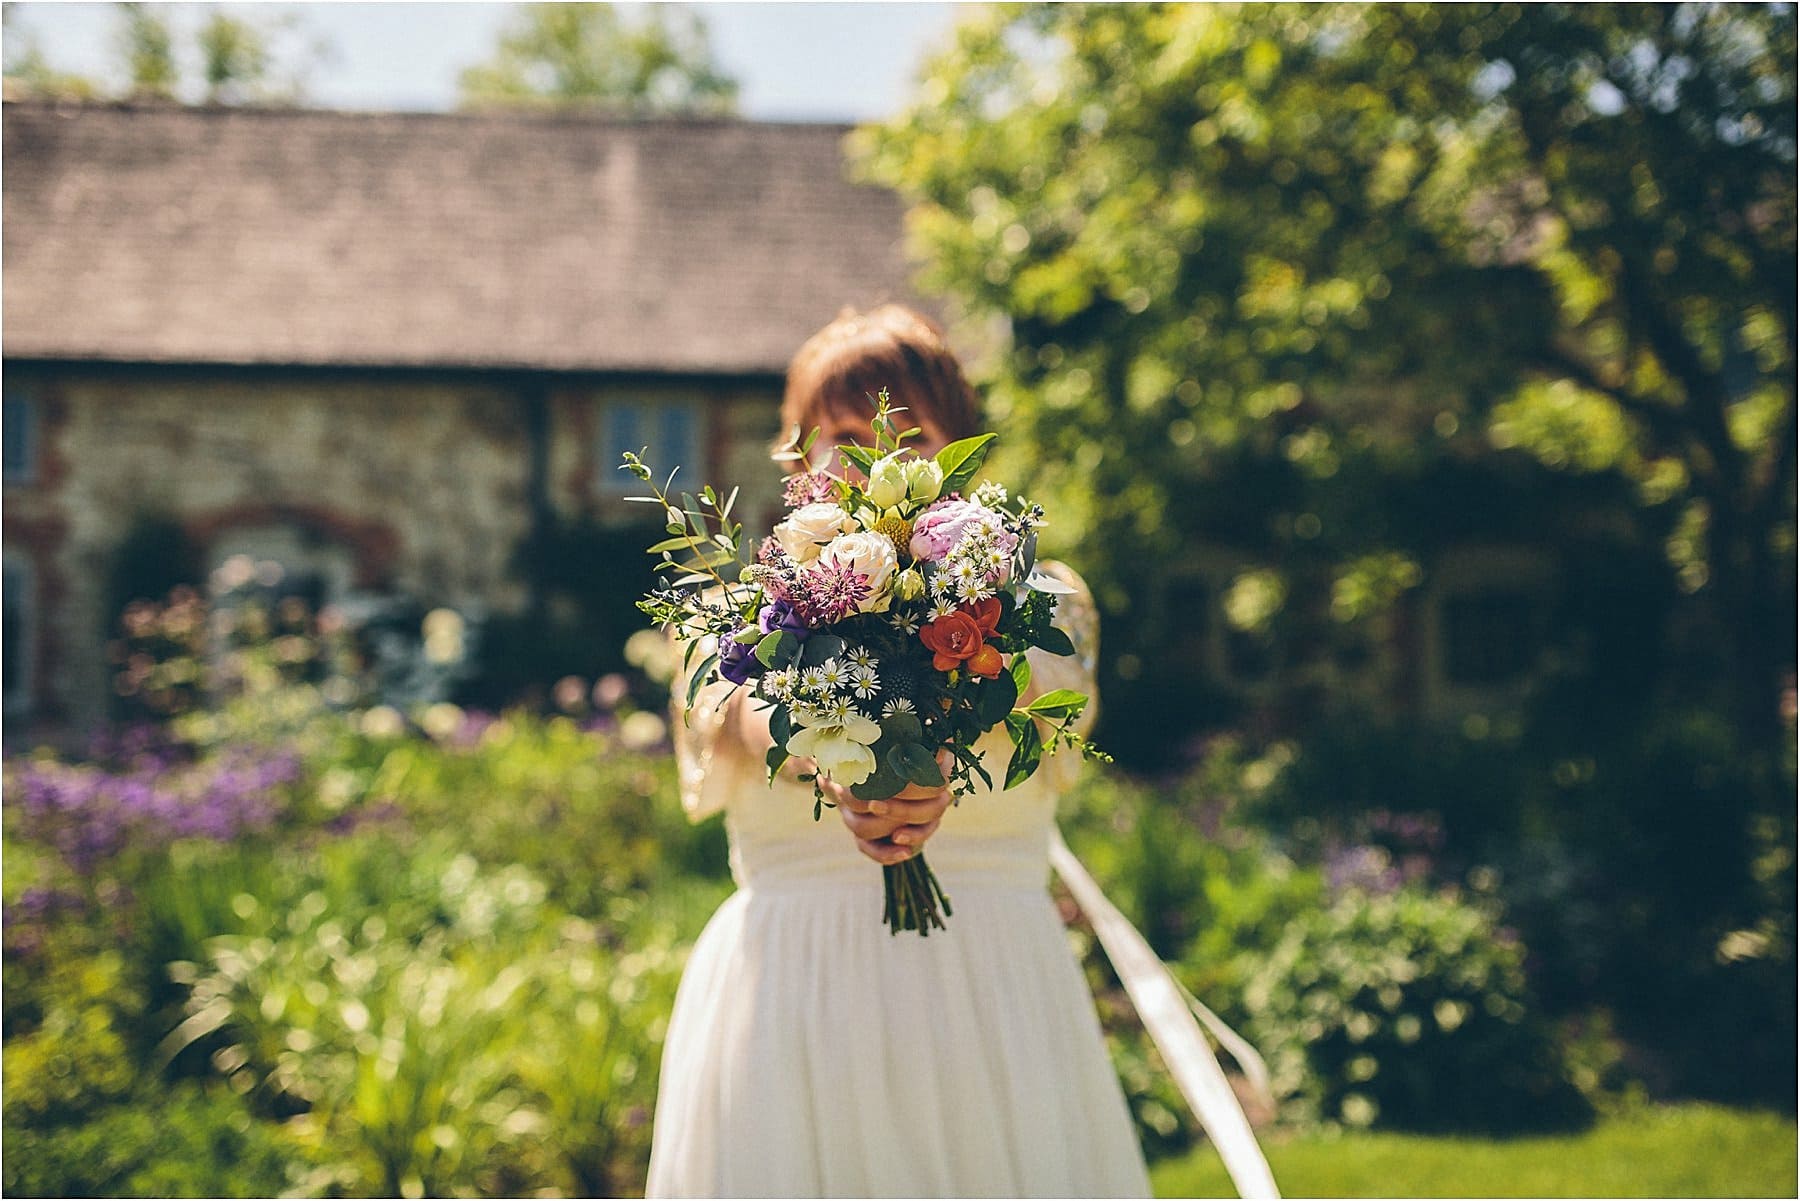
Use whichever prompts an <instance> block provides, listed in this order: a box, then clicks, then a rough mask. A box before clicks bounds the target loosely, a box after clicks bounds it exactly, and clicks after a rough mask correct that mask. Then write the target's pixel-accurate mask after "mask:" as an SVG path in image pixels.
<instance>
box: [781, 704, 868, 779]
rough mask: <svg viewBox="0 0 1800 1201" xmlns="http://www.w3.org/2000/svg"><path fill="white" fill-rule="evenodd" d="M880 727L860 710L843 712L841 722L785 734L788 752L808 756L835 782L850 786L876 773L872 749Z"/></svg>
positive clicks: (809, 727) (808, 727)
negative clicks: (844, 713) (858, 711)
mask: <svg viewBox="0 0 1800 1201" xmlns="http://www.w3.org/2000/svg"><path fill="white" fill-rule="evenodd" d="M880 740H881V727H880V726H879V725H877V724H876V723H875V722H874V721H873V720H871V719H870V718H867V717H864V716H863V715H862V714H861V713H856V712H851V713H848V714H846V715H845V716H844V717H843V719H842V722H841V724H838V723H836V722H834V723H833V724H831V725H821V726H806V727H804V728H803V729H799V730H795V731H794V732H793V733H792V734H791V735H789V736H788V741H787V749H788V753H789V754H790V755H797V756H800V757H803V758H810V759H811V760H812V761H813V762H814V763H817V764H818V765H819V770H820V771H821V772H823V773H824V774H825V775H827V776H830V777H831V779H832V781H833V782H834V783H838V784H842V785H844V786H845V787H849V786H851V785H855V784H861V783H862V782H863V781H864V780H866V779H868V778H869V777H870V776H872V775H874V774H875V752H874V751H872V750H870V749H869V747H870V746H872V745H873V744H875V743H876V742H879V741H880Z"/></svg>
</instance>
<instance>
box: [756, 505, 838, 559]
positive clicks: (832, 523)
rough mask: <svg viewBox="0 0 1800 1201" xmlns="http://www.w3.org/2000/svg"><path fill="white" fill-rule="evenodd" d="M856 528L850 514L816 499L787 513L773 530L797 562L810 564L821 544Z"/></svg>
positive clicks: (783, 546)
mask: <svg viewBox="0 0 1800 1201" xmlns="http://www.w3.org/2000/svg"><path fill="white" fill-rule="evenodd" d="M855 528H856V522H855V521H854V519H852V518H851V516H850V514H848V513H846V512H844V510H842V509H841V508H839V507H838V506H836V505H834V504H831V503H830V502H828V501H815V502H814V503H812V504H810V505H801V506H800V507H799V508H798V509H795V510H794V511H793V512H792V513H789V514H788V515H787V517H786V518H785V519H784V520H782V521H781V522H779V523H778V524H777V525H776V526H775V531H774V532H775V541H777V542H779V543H781V549H782V550H784V551H786V552H787V553H788V554H789V555H790V556H791V557H792V558H793V560H794V561H795V562H796V563H811V562H812V561H813V560H814V559H816V558H818V557H819V546H820V545H821V544H822V543H826V542H830V541H831V540H832V539H833V538H835V537H837V536H838V535H839V534H841V533H843V532H844V531H846V530H853V529H855Z"/></svg>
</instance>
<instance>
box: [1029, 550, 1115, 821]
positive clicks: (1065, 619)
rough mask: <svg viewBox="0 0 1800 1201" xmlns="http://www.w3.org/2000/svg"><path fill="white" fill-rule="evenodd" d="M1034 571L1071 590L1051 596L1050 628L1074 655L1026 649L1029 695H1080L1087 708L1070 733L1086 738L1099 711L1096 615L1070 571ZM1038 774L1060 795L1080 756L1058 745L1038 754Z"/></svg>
mask: <svg viewBox="0 0 1800 1201" xmlns="http://www.w3.org/2000/svg"><path fill="white" fill-rule="evenodd" d="M1038 568H1039V570H1041V571H1042V572H1043V573H1044V574H1045V575H1048V576H1053V577H1055V578H1056V579H1058V580H1060V581H1062V582H1063V583H1064V584H1067V585H1068V586H1069V587H1071V588H1073V589H1074V590H1075V591H1073V592H1071V593H1067V594H1064V595H1060V596H1058V597H1057V598H1056V626H1057V628H1058V629H1060V630H1062V632H1063V633H1065V634H1067V635H1068V636H1069V641H1070V642H1072V643H1074V644H1075V653H1074V654H1072V655H1052V654H1050V653H1049V652H1048V651H1042V650H1034V651H1031V652H1030V655H1029V658H1030V660H1031V688H1030V691H1031V692H1032V693H1033V694H1037V695H1042V694H1043V693H1046V692H1050V691H1053V690H1055V689H1057V688H1069V689H1073V690H1074V691H1076V692H1084V693H1086V694H1087V697H1088V704H1087V708H1086V709H1085V710H1083V711H1082V714H1081V716H1080V718H1078V719H1077V720H1076V722H1075V731H1076V732H1077V733H1079V734H1086V733H1087V732H1088V731H1089V730H1092V729H1093V728H1094V720H1095V718H1097V717H1098V716H1099V710H1100V693H1099V689H1098V687H1097V686H1096V684H1095V676H1096V673H1097V671H1098V667H1099V662H1100V611H1099V609H1097V608H1096V607H1095V605H1094V596H1093V593H1092V592H1090V591H1089V590H1088V586H1087V581H1085V580H1083V579H1082V578H1081V576H1080V575H1079V574H1077V573H1076V571H1075V569H1074V568H1072V567H1070V566H1068V565H1067V564H1066V563H1058V562H1055V561H1049V560H1046V561H1044V562H1041V563H1039V564H1038ZM1038 770H1039V771H1041V772H1047V773H1049V774H1048V780H1049V782H1050V783H1051V785H1052V786H1053V787H1055V788H1057V789H1058V790H1059V791H1060V790H1063V789H1066V788H1068V787H1070V786H1071V785H1073V784H1074V782H1075V780H1076V778H1077V776H1079V775H1080V771H1081V756H1080V755H1079V754H1078V753H1076V752H1075V751H1071V750H1069V749H1068V748H1067V747H1063V748H1061V749H1059V750H1057V751H1056V752H1055V753H1054V754H1050V755H1046V756H1044V761H1043V764H1042V765H1041V766H1040V767H1039V768H1038Z"/></svg>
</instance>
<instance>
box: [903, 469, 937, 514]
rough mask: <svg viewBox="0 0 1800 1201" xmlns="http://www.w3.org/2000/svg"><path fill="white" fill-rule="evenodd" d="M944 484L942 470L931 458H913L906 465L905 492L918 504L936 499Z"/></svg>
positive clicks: (928, 502)
mask: <svg viewBox="0 0 1800 1201" xmlns="http://www.w3.org/2000/svg"><path fill="white" fill-rule="evenodd" d="M943 486H944V470H943V468H941V467H939V466H938V465H937V464H936V463H935V462H934V461H932V460H931V459H913V460H912V461H911V462H909V463H907V465H906V494H907V496H908V497H909V498H911V499H912V500H914V501H917V502H918V503H920V504H930V503H931V502H932V501H934V500H936V499H937V496H938V489H940V488H942V487H943Z"/></svg>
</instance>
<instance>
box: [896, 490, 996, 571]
mask: <svg viewBox="0 0 1800 1201" xmlns="http://www.w3.org/2000/svg"><path fill="white" fill-rule="evenodd" d="M992 519H993V514H992V513H990V512H989V511H988V510H986V509H984V508H982V507H981V506H980V505H978V504H976V503H974V502H973V501H967V500H953V499H946V500H940V501H938V502H937V503H936V504H934V505H932V506H931V507H930V508H929V509H926V510H925V511H924V512H923V513H921V514H919V519H918V520H917V521H916V522H914V523H913V536H912V542H911V544H910V545H909V546H908V547H907V549H908V550H910V551H911V552H912V557H913V558H915V559H917V560H919V561H920V562H921V563H937V562H941V561H942V560H943V558H944V556H945V555H947V554H949V553H950V552H951V551H952V550H954V549H955V548H956V544H957V543H958V542H961V541H962V539H963V533H964V532H965V531H966V530H967V529H968V528H969V527H970V526H971V525H985V524H986V523H987V522H988V521H990V520H992Z"/></svg>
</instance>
